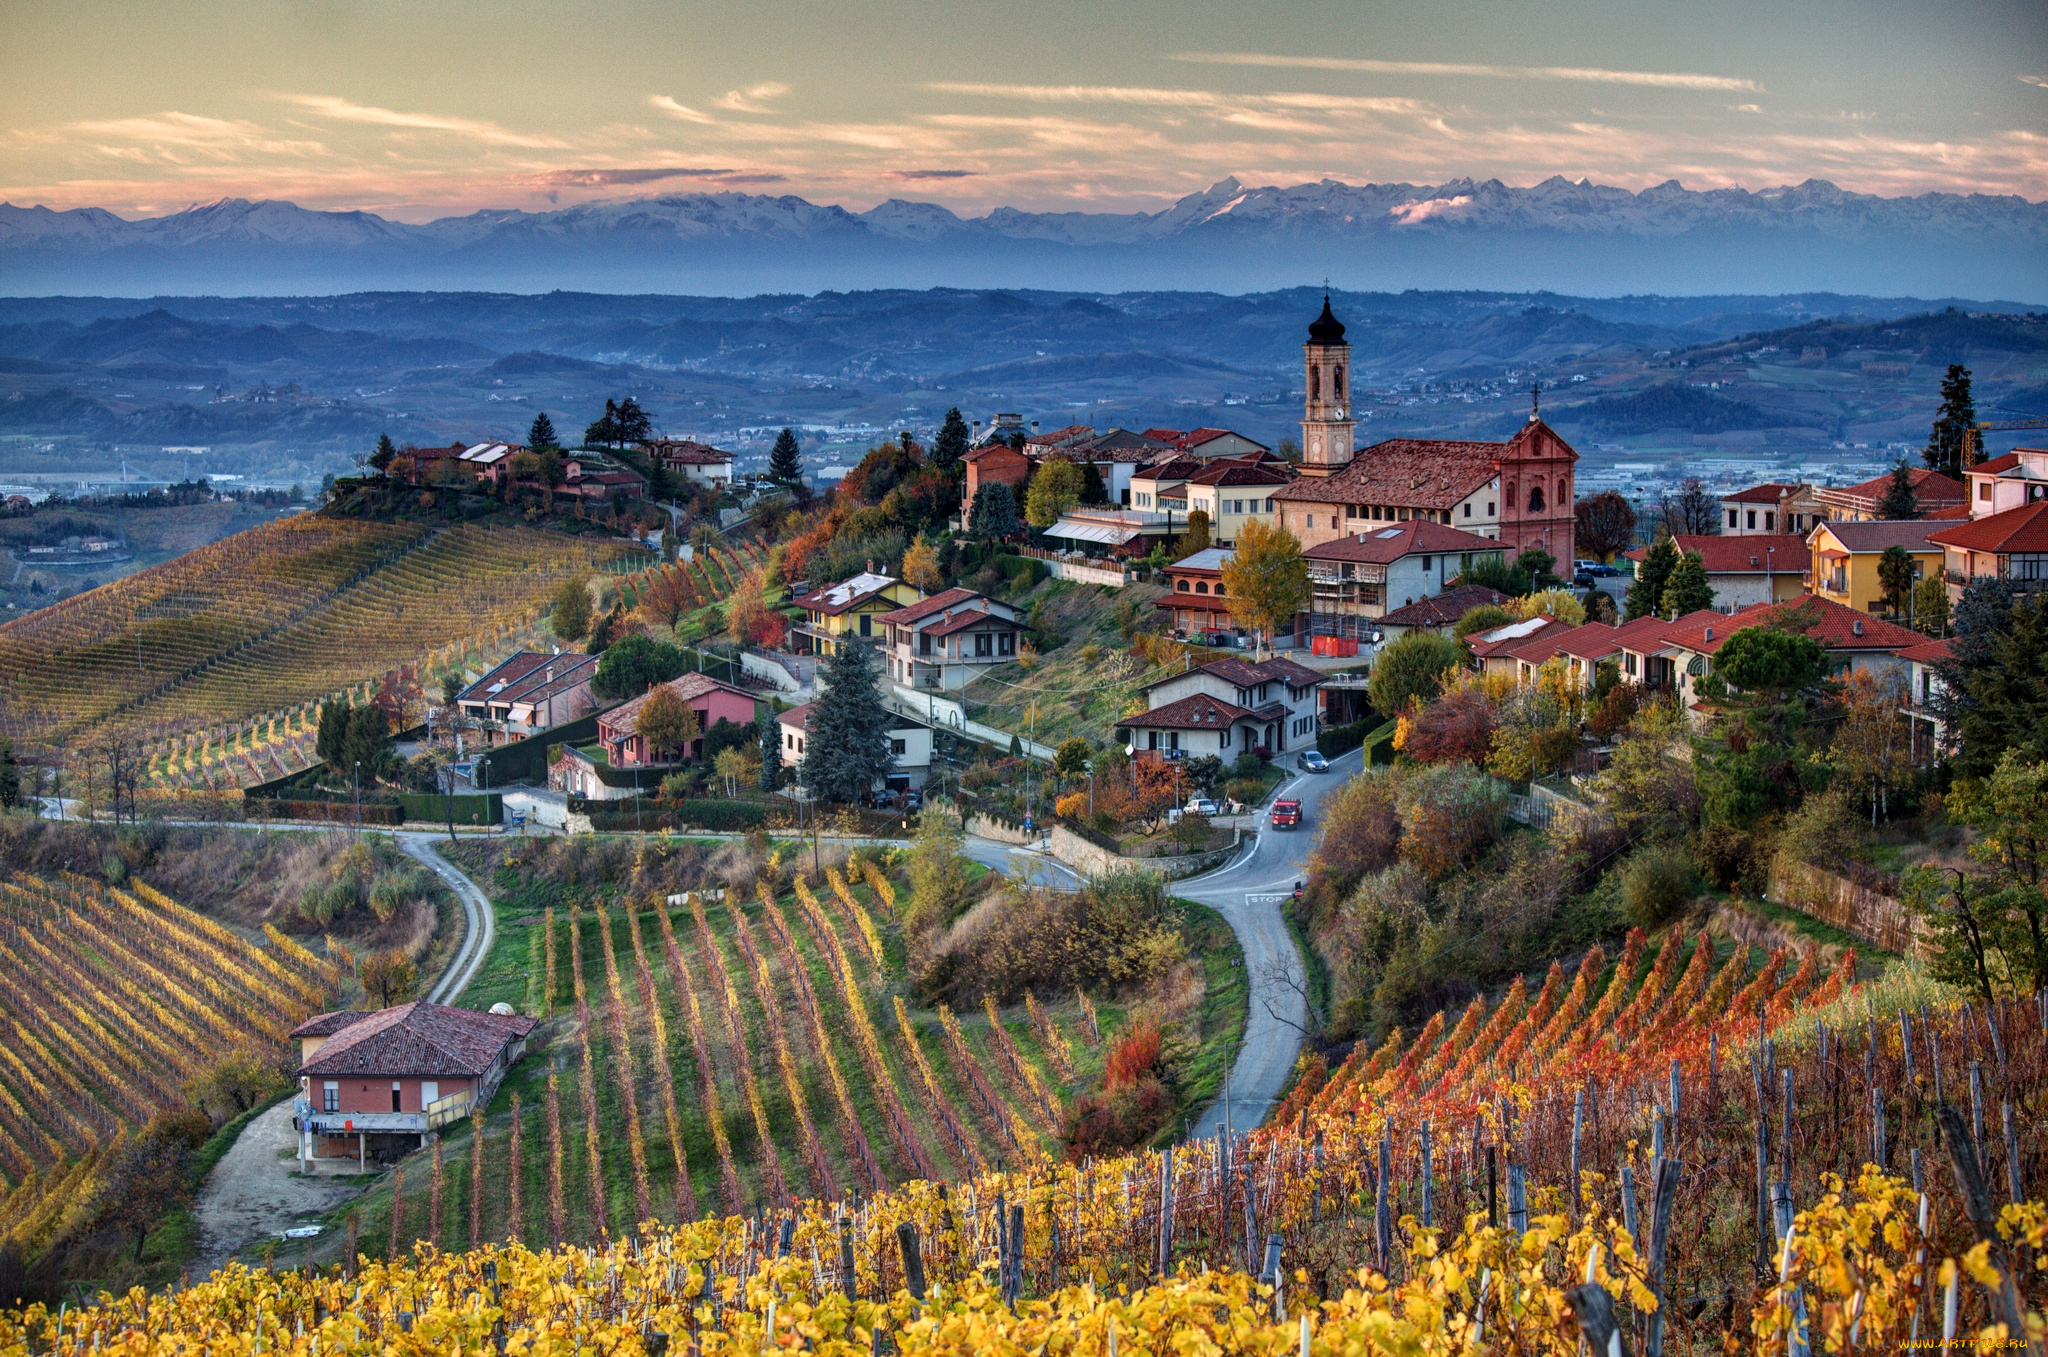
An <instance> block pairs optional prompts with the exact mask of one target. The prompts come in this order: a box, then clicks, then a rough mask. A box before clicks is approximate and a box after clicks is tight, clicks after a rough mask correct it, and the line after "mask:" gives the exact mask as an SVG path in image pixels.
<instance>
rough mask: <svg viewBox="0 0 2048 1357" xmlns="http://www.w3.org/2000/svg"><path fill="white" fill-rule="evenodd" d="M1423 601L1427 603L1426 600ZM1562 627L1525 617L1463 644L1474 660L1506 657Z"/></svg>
mask: <svg viewBox="0 0 2048 1357" xmlns="http://www.w3.org/2000/svg"><path fill="white" fill-rule="evenodd" d="M1438 597H1439V598H1441V597H1443V596H1442V595H1441V594H1439V595H1438ZM1424 601H1425V602H1427V601H1428V600H1424ZM1460 616H1463V614H1460ZM1389 617H1391V614H1389ZM1382 620H1383V621H1384V620H1387V619H1382ZM1564 625H1565V624H1564V623H1563V622H1560V621H1559V620H1558V619H1556V618H1555V617H1552V616H1551V615H1550V614H1549V613H1538V614H1537V615H1536V616H1534V617H1525V618H1523V619H1522V620H1521V621H1519V622H1509V623H1508V624H1506V625H1505V626H1499V627H1495V628H1493V629H1492V630H1491V631H1475V632H1473V633H1472V634H1471V635H1470V636H1467V637H1466V638H1465V644H1466V645H1467V646H1469V647H1471V650H1472V654H1473V657H1474V658H1475V659H1481V660H1484V659H1487V658H1489V657H1491V656H1494V655H1506V654H1507V653H1509V652H1510V651H1512V650H1514V649H1516V648H1517V647H1518V646H1521V645H1523V644H1525V643H1526V642H1528V641H1530V640H1532V639H1534V638H1536V637H1538V636H1542V635H1545V634H1548V635H1552V636H1554V635H1556V634H1557V633H1558V631H1559V630H1560V629H1561V628H1563V627H1564Z"/></svg>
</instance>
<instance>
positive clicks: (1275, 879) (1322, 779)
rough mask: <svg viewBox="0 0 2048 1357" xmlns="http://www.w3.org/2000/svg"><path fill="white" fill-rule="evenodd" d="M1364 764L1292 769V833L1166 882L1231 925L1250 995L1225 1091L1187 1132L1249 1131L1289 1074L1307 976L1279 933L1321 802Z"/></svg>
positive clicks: (1358, 757) (1290, 941)
mask: <svg viewBox="0 0 2048 1357" xmlns="http://www.w3.org/2000/svg"><path fill="white" fill-rule="evenodd" d="M1364 767H1365V756H1364V754H1363V752H1362V751H1358V750H1353V751H1352V752H1351V753H1349V754H1345V755H1343V756H1341V757H1339V758H1335V759H1332V760H1331V761H1330V771H1329V772H1327V773H1302V774H1297V775H1296V776H1295V777H1294V778H1293V779H1292V780H1291V781H1289V782H1287V783H1285V784H1283V785H1282V786H1281V788H1280V790H1279V791H1278V793H1276V795H1277V796H1291V797H1297V798H1299V799H1300V801H1301V809H1302V826H1301V828H1300V829H1298V830H1275V829H1273V828H1271V827H1270V826H1268V827H1265V828H1262V829H1261V830H1260V831H1259V839H1258V842H1257V843H1256V844H1255V845H1254V846H1253V847H1252V849H1251V851H1250V852H1248V853H1244V854H1241V855H1240V856H1239V857H1237V858H1236V859H1234V860H1233V861H1231V862H1229V863H1227V864H1225V865H1224V866H1222V867H1219V868H1217V869H1216V870H1215V871H1213V872H1209V873H1206V874H1204V875H1202V876H1196V877H1189V878H1188V879H1186V880H1184V881H1176V882H1174V883H1173V890H1174V894H1176V895H1180V896H1184V897H1186V898H1187V899H1190V900H1198V901H1200V902H1201V903H1202V904H1205V905H1208V906H1209V907H1210V908H1212V909H1214V910H1215V911H1216V912H1217V913H1218V914H1221V915H1222V916H1223V918H1224V920H1225V921H1226V922H1227V923H1229V925H1230V930H1231V932H1233V933H1235V934H1236V935H1237V944H1238V947H1239V948H1240V949H1242V951H1243V952H1244V964H1245V969H1246V973H1247V975H1246V979H1247V985H1248V988H1249V990H1250V998H1251V1002H1250V1005H1249V1012H1248V1014H1247V1015H1246V1020H1245V1028H1244V1044H1243V1045H1242V1046H1241V1047H1239V1048H1238V1053H1237V1060H1236V1062H1235V1063H1234V1064H1232V1066H1231V1067H1230V1096H1229V1099H1228V1102H1227V1104H1226V1102H1225V1100H1224V1099H1223V1098H1221V1097H1219V1098H1217V1100H1216V1101H1215V1102H1213V1103H1211V1104H1210V1105H1209V1106H1208V1107H1206V1108H1204V1109H1203V1110H1202V1111H1201V1113H1200V1114H1198V1115H1197V1116H1196V1117H1195V1118H1194V1120H1193V1121H1191V1122H1190V1123H1189V1126H1188V1134H1190V1135H1204V1134H1208V1133H1211V1132H1213V1131H1214V1130H1215V1129H1216V1128H1217V1127H1218V1126H1220V1125H1223V1124H1224V1122H1225V1121H1226V1119H1227V1120H1228V1123H1229V1125H1230V1126H1231V1127H1232V1128H1233V1129H1235V1130H1239V1131H1248V1130H1250V1129H1251V1128H1252V1127H1254V1126H1257V1125H1258V1124H1259V1123H1260V1122H1261V1121H1263V1120H1265V1118H1266V1114H1267V1113H1268V1112H1269V1111H1271V1110H1272V1107H1273V1104H1274V1103H1275V1102H1276V1101H1278V1100H1279V1097H1280V1090H1281V1089H1282V1088H1284V1087H1285V1086H1286V1084H1287V1078H1288V1076H1289V1075H1290V1074H1292V1073H1293V1071H1294V1061H1295V1057H1296V1056H1297V1055H1299V1054H1300V1052H1301V1043H1302V1029H1303V1027H1305V1026H1306V1025H1307V1016H1308V1002H1307V995H1308V976H1307V972H1306V971H1305V969H1304V968H1303V965H1302V959H1301V953H1300V952H1299V951H1298V950H1297V949H1296V947H1295V945H1294V937H1293V935H1292V934H1290V933H1289V932H1288V931H1287V918H1286V915H1285V912H1284V911H1285V908H1286V902H1287V899H1288V897H1289V896H1290V895H1292V894H1293V891H1294V886H1295V883H1296V882H1298V881H1300V880H1302V879H1303V878H1304V877H1305V876H1306V875H1307V864H1308V855H1309V852H1310V850H1311V849H1312V848H1313V847H1314V845H1315V841H1316V836H1317V834H1318V832H1319V831H1320V829H1321V815H1320V813H1319V812H1320V811H1321V809H1322V804H1323V802H1324V801H1325V800H1326V799H1328V797H1329V796H1330V794H1331V793H1332V792H1334V791H1336V790H1337V788H1339V787H1341V786H1343V785H1344V784H1345V783H1346V782H1348V781H1350V779H1351V778H1352V777H1354V776H1356V775H1357V774H1358V773H1359V771H1360V770H1361V769H1363V768H1364Z"/></svg>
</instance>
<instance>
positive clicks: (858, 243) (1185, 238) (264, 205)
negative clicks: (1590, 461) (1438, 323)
mask: <svg viewBox="0 0 2048 1357" xmlns="http://www.w3.org/2000/svg"><path fill="white" fill-rule="evenodd" d="M1324 275H1327V276H1329V277H1330V278H1331V280H1332V281H1333V282H1334V283H1336V284H1338V285H1340V286H1344V287H1347V288H1391V289H1401V288H1410V287H1416V288H1427V287H1440V286H1451V287H1460V288H1473V287H1479V288H1506V289H1516V290H1521V289H1531V288H1543V289H1555V290H1572V291H1577V292H1581V293H1586V294H1589V295H1596V296H1598V295H1606V296H1615V295H1619V294H1624V293H1633V292H1662V293H1666V294H1697V293H1703V292H1722V291H1727V292H1751V293H1783V292H1791V291H1810V290H1837V291H1856V292H1871V293H1877V294H1880V295H1883V294H1912V295H1920V296H1929V295H1941V294H1959V295H1976V296H2001V297H2017V298H2021V299H2024V300H2034V301H2041V300H2048V203H2030V202H2028V201H2026V200H2025V199H2023V198H2019V197H1994V196H1989V195H1982V194H1971V195H1958V194H1943V193H1930V194H1922V195H1920V196H1918V197H1912V198H1882V197H1876V196H1873V195H1870V194H1858V193H1849V192H1846V191H1844V190H1842V189H1840V188H1837V187H1836V186H1835V185H1833V184H1830V183H1826V182H1824V181H1819V180H1810V181H1808V182H1806V183H1804V184H1799V185H1796V186H1790V187H1784V188H1775V189H1766V190H1762V191H1759V192H1755V193H1752V192H1749V191H1747V190H1743V189H1713V190H1707V191H1703V192H1695V191H1692V190H1688V189H1686V188H1683V187H1681V186H1680V185H1679V184H1678V183H1677V182H1676V181H1675V180H1674V181H1671V182H1667V183H1664V184H1660V185H1657V186H1656V187H1654V188H1648V189H1644V190H1643V191H1641V192H1639V193H1636V192H1630V191H1629V190H1626V189H1620V188H1612V187H1603V186H1599V185H1595V184H1592V183H1590V182H1587V181H1584V180H1581V181H1580V182H1578V183H1572V182H1570V181H1568V180H1565V179H1563V178H1552V179H1549V180H1546V181H1544V182H1543V183H1540V184H1536V185H1534V186H1532V187H1528V188H1513V187H1510V186H1508V185H1505V184H1502V183H1501V182H1499V181H1498V180H1486V181H1484V182H1477V181H1473V180H1470V179H1460V180H1454V181H1452V182H1450V183H1446V184H1441V185H1436V186H1428V185H1413V184H1365V185H1356V186H1354V185H1350V184H1344V183H1339V182H1337V181H1335V180H1323V181H1322V182H1320V183H1313V184H1298V185H1294V186H1292V187H1288V188H1280V187H1273V186H1268V187H1261V188H1248V187H1246V186H1245V185H1243V184H1241V183H1239V182H1238V181H1237V180H1236V179H1234V178H1228V179H1224V180H1223V181H1221V182H1220V183H1217V184H1215V185H1213V186H1212V187H1210V188H1208V189H1206V190H1204V191H1203V192H1201V193H1195V194H1190V195H1189V196H1187V197H1185V198H1183V199H1181V200H1180V201H1179V202H1177V203H1175V204H1174V205H1173V206H1171V207H1169V208H1167V209H1165V210H1164V211H1161V212H1156V213H1124V214H1112V213H1084V212H1025V211H1020V210H1018V209H1014V208H1007V207H1005V208H998V209H996V210H995V211H992V212H990V213H989V214H988V215H986V216H982V217H972V218H962V217H960V216H958V215H956V214H954V213H953V212H951V211H949V210H947V209H946V208H944V207H941V206H938V205H936V204H933V203H915V202H906V201H903V200H900V199H891V200H890V201H888V202H885V203H882V204H880V205H878V206H876V207H874V208H871V209H869V210H868V211H865V212H850V211H848V210H846V209H845V208H843V207H838V206H835V205H830V204H826V205H820V204H816V203H812V202H808V201H806V200H805V199H802V198H798V197H793V196H782V197H769V196H764V195H755V194H745V193H710V194H680V195H672V196H666V197H660V198H650V199H643V200H635V201H629V202H601V203H586V204H581V205H578V206H574V207H567V208H562V209H560V210H558V211H550V212H522V211H512V210H492V211H484V212H477V213H472V214H470V215H469V216H465V217H450V218H444V219H442V220H439V221H433V222H428V223H426V224H424V225H411V224H407V223H403V222H393V221H387V220H385V219H384V218H382V217H378V216H376V215H375V214H373V213H368V212H314V211H308V210H306V209H303V208H300V207H297V206H295V205H293V204H291V203H284V202H256V203H252V202H248V201H245V200H242V199H226V200H223V201H221V202H217V203H212V204H208V205H206V206H203V207H195V208H191V209H188V210H186V211H183V212H178V213H173V214H171V215H169V216H165V217H153V218H145V219H143V220H139V221H127V220H124V219H122V218H120V217H117V216H115V215H114V214H112V213H110V212H107V211H104V210H102V209H99V208H79V209H74V210H72V211H67V212H53V211H50V210H49V209H47V208H42V207H25V208H24V207H15V206H13V205H11V204H0V290H4V291H6V292H8V293H11V294H15V295H31V294H47V293H53V292H69V291H86V290H90V291H94V292H100V293H105V292H109V291H131V292H136V293H142V294H153V293H178V292H209V293H218V292H225V293H232V294H237V295H248V294H251V293H260V292H299V293H328V292H336V291H358V290H363V289H386V288H408V289H410V288H451V287H470V288H487V289H502V290H510V291H526V292H532V291H543V290H547V289H552V288H587V289H593V290H615V291H632V292H636V293H647V292H671V291H698V292H714V293H725V294H740V293H747V292H760V291H777V290H794V291H801V292H805V293H810V292H816V291H819V290H821V289H843V288H856V287H860V288H875V287H897V286H918V287H927V286H932V285H936V284H958V285H965V286H977V287H989V286H995V287H1049V288H1060V289H1077V290H1089V289H1111V290H1118V291H1126V290H1130V289H1133V288H1156V287H1171V288H1178V289H1186V288H1204V287H1206V288H1211V289H1215V290H1219V291H1225V292H1233V293H1236V292H1247V291H1255V290H1259V289H1262V288H1269V287H1278V286H1286V285H1291V284H1300V283H1303V282H1306V281H1310V280H1312V279H1315V278H1320V277H1322V276H1324Z"/></svg>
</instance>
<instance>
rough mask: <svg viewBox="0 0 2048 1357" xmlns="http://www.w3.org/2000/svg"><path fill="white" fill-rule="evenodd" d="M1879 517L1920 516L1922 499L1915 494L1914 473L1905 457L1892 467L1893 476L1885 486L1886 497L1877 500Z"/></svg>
mask: <svg viewBox="0 0 2048 1357" xmlns="http://www.w3.org/2000/svg"><path fill="white" fill-rule="evenodd" d="M1877 516H1878V517H1879V518H1918V517H1920V501H1919V500H1918V499H1917V498H1916V497H1915V496H1914V494H1913V473H1912V472H1911V471H1910V470H1908V469H1907V466H1906V460H1905V458H1903V457H1902V458H1900V459H1899V464H1898V465H1897V466H1895V467H1893V468H1892V478H1891V480H1890V481H1889V482H1888V483H1886V485H1885V488H1884V498H1883V499H1881V500H1879V501H1878V502H1877Z"/></svg>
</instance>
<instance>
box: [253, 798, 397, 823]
mask: <svg viewBox="0 0 2048 1357" xmlns="http://www.w3.org/2000/svg"><path fill="white" fill-rule="evenodd" d="M259 799H261V798H259ZM264 804H265V805H266V806H267V807H268V809H267V810H265V811H264V812H263V813H262V814H261V815H260V816H258V817H257V818H259V819H270V820H339V821H342V822H344V823H349V824H352V823H354V822H355V818H356V807H355V805H354V803H352V802H348V801H265V802H264ZM362 817H363V823H364V824H366V825H402V824H404V823H405V807H403V806H393V805H368V806H364V807H363V808H362Z"/></svg>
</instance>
